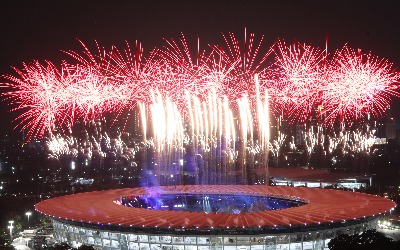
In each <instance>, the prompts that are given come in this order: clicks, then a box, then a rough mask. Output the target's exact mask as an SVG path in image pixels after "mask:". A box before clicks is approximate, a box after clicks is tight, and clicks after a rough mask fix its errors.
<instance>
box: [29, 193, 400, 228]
mask: <svg viewBox="0 0 400 250" xmlns="http://www.w3.org/2000/svg"><path fill="white" fill-rule="evenodd" d="M149 193H152V194H162V193H192V194H194V193H198V194H236V195H237V194H247V195H260V196H268V195H272V196H275V197H282V198H290V199H299V200H302V201H306V202H307V204H305V205H302V206H299V207H292V208H287V209H282V210H266V211H259V212H252V213H240V214H230V213H213V212H211V213H204V212H188V211H184V212H177V211H160V210H149V209H142V208H131V207H125V206H122V205H118V204H116V203H115V202H114V201H115V200H116V199H118V198H120V197H124V196H132V195H144V194H149ZM395 205H396V204H395V203H394V202H393V201H391V200H388V199H385V198H382V197H378V196H374V195H369V194H364V193H357V192H350V191H341V190H329V189H321V188H314V189H310V188H303V187H279V186H260V185H253V186H238V185H224V186H217V185H216V186H206V185H205V186H167V187H150V188H129V189H116V190H106V191H96V192H88V193H79V194H74V195H67V196H61V197H57V198H52V199H49V200H45V201H42V202H40V203H38V204H36V210H38V211H39V212H41V213H44V214H46V215H49V216H52V217H54V218H59V219H64V220H68V221H74V222H84V223H90V224H100V225H116V226H125V227H152V228H155V227H158V228H254V227H257V228H259V227H271V228H274V227H292V226H305V225H310V224H315V225H318V224H321V223H336V222H344V221H348V220H356V219H362V218H366V217H371V216H376V215H379V214H380V213H383V212H387V211H389V210H390V209H392V208H393V207H395Z"/></svg>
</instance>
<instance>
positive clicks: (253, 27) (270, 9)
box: [0, 0, 400, 133]
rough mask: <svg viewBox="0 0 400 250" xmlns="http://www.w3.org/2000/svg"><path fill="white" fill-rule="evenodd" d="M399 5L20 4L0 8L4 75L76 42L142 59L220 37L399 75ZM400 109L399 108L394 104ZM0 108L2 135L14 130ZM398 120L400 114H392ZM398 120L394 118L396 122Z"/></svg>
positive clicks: (55, 57)
mask: <svg viewBox="0 0 400 250" xmlns="http://www.w3.org/2000/svg"><path fill="white" fill-rule="evenodd" d="M396 2H397V1H390V2H389V1H352V0H347V1H324V0H319V1H250V0H247V1H234V0H230V1H225V0H223V1H222V0H214V1H205V0H204V1H189V0H186V1H172V0H170V1H166V0H164V1H145V0H143V1H136V0H135V1H134V0H131V1H102V0H97V1H72V0H70V1H54V0H53V1H40V0H36V1H20V0H13V1H11V0H8V1H1V3H0V28H1V33H0V74H10V73H13V71H12V69H11V66H16V67H17V68H20V67H21V62H31V61H33V60H40V61H42V62H43V61H44V60H50V61H52V62H55V63H56V64H58V63H59V62H60V60H62V59H66V58H68V56H67V55H65V54H63V52H61V51H62V50H75V51H80V50H81V47H80V45H79V43H78V42H77V39H80V40H82V41H83V42H84V43H85V44H87V45H89V46H93V45H94V41H95V40H96V41H98V42H99V43H100V44H101V45H103V46H104V47H106V48H109V47H110V46H111V45H116V46H117V47H119V48H122V45H123V44H124V42H125V41H128V42H131V43H132V44H133V43H134V41H135V40H138V41H140V42H142V44H143V47H144V50H145V54H146V52H150V50H152V49H153V48H154V47H157V46H162V45H164V42H163V38H174V39H179V38H180V33H181V32H182V33H183V34H184V35H185V36H186V37H187V39H188V41H189V43H193V45H195V44H196V42H197V40H196V37H197V36H199V37H200V46H201V47H203V48H205V47H206V46H207V44H208V43H219V44H222V43H223V40H222V36H221V33H227V32H234V33H235V34H236V35H237V37H239V38H241V37H243V35H244V30H245V28H246V29H247V31H248V33H250V32H253V33H255V34H256V35H258V36H261V35H264V36H265V42H266V43H267V44H268V45H272V43H273V42H274V41H276V40H277V39H278V38H282V39H284V40H286V41H288V42H291V41H294V40H297V41H299V42H304V43H308V44H311V45H313V46H316V47H321V48H325V35H326V34H328V35H329V44H328V50H329V52H330V53H333V52H334V51H335V50H336V49H340V48H341V47H342V46H343V45H344V44H345V43H347V44H348V45H349V47H351V48H355V49H357V48H361V49H362V50H363V51H364V52H368V51H371V52H372V54H374V55H376V56H379V57H382V58H387V59H388V60H389V61H391V62H393V63H394V65H395V66H396V67H397V68H400V14H399V8H398V7H397V4H396ZM396 103H398V100H397V101H396ZM5 109H7V107H6V105H5V104H4V103H0V115H1V117H2V119H1V125H0V128H3V129H2V130H1V133H7V131H9V129H11V128H12V126H11V119H10V115H9V114H7V112H5ZM393 110H394V111H395V112H396V114H397V115H398V113H399V111H398V110H400V108H396V107H393ZM396 114H395V115H396Z"/></svg>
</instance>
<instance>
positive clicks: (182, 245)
mask: <svg viewBox="0 0 400 250" xmlns="http://www.w3.org/2000/svg"><path fill="white" fill-rule="evenodd" d="M185 194H186V195H188V194H190V195H192V196H196V197H197V198H196V199H192V198H191V199H188V198H187V197H186V196H184V195H185ZM182 196H183V197H184V198H182ZM150 197H152V198H153V199H150ZM162 197H166V199H162ZM168 197H169V198H168ZM171 197H172V198H171ZM226 197H230V198H231V199H230V200H238V199H240V200H241V201H249V202H247V203H246V202H244V203H243V205H239V203H240V202H237V204H235V206H234V208H233V209H232V206H233V205H232V204H231V205H228V206H230V209H226V207H225V208H224V207H223V206H221V207H215V206H214V205H213V204H215V203H218V202H215V200H220V201H221V199H222V200H224V199H225V200H226V202H224V201H222V203H224V204H226V203H229V198H228V199H227V198H226ZM251 197H252V198H251ZM139 198H141V200H142V201H143V200H147V202H146V203H143V202H136V206H135V205H134V203H135V202H132V201H135V200H136V201H137V200H138V199H139ZM266 198H268V199H267V200H266ZM270 198H272V200H271V199H270ZM210 200H212V202H210ZM167 201H169V202H167ZM185 201H186V202H185ZM196 203H197V206H196ZM289 203H290V204H289ZM139 204H140V205H139ZM256 204H257V205H256ZM260 204H261V205H260ZM146 206H147V207H146ZM213 206H214V207H213ZM185 207H192V208H191V209H189V208H187V209H186V208H185ZM394 207H395V203H394V202H392V201H390V200H388V199H384V198H381V197H378V196H374V195H369V194H363V193H355V192H349V191H342V190H329V189H322V188H306V187H282V186H261V185H193V186H165V187H148V188H128V189H117V190H106V191H97V192H88V193H79V194H74V195H67V196H62V197H57V198H53V199H49V200H45V201H42V202H40V203H38V204H37V205H36V210H37V211H39V212H41V213H43V214H45V215H47V216H50V217H51V218H52V221H53V226H54V236H55V238H56V240H57V241H61V242H65V241H66V242H68V243H69V244H71V245H72V246H75V247H76V246H79V245H81V244H85V245H92V246H93V247H95V248H96V249H132V250H139V249H140V250H150V249H151V250H158V249H162V250H206V249H220V250H233V249H243V250H245V249H247V250H263V249H327V244H328V242H329V240H330V239H332V238H334V237H335V236H336V235H339V234H343V233H346V234H355V233H360V232H363V231H365V230H367V229H371V228H375V226H376V224H377V220H378V218H379V217H380V215H381V214H383V213H387V212H389V211H390V210H391V209H392V208H394ZM217 209H218V210H217Z"/></svg>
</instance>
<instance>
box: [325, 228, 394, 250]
mask: <svg viewBox="0 0 400 250" xmlns="http://www.w3.org/2000/svg"><path fill="white" fill-rule="evenodd" d="M399 245H400V243H399V242H394V241H393V240H392V239H391V238H388V237H386V236H385V235H383V234H382V233H380V232H378V231H376V230H375V229H371V230H367V231H365V232H363V233H361V234H356V235H347V234H341V235H339V236H337V237H336V238H333V239H332V240H331V241H330V242H329V243H328V247H329V249H330V250H392V249H393V250H395V249H399V248H398V247H399Z"/></svg>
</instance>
